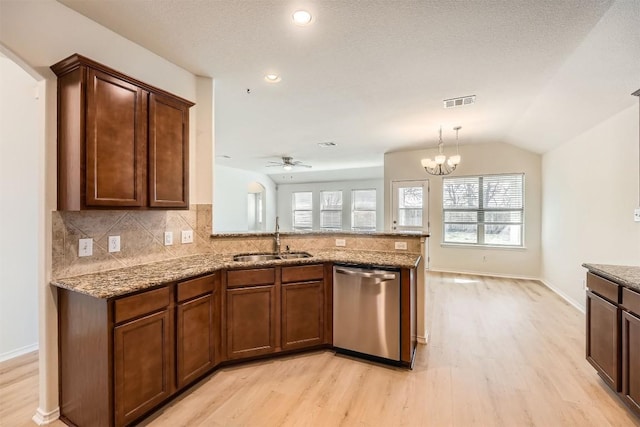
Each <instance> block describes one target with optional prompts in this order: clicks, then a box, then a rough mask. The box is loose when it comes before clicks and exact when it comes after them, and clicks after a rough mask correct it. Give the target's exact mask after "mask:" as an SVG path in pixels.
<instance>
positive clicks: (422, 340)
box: [416, 334, 429, 344]
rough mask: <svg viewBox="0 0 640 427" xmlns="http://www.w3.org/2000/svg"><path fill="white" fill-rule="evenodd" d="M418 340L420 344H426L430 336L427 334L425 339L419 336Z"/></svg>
mask: <svg viewBox="0 0 640 427" xmlns="http://www.w3.org/2000/svg"><path fill="white" fill-rule="evenodd" d="M416 338H417V339H418V344H426V343H427V341H429V334H425V336H424V337H422V336H420V335H418V336H417V337H416Z"/></svg>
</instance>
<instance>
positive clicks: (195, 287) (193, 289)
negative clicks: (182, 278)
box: [178, 273, 218, 302]
mask: <svg viewBox="0 0 640 427" xmlns="http://www.w3.org/2000/svg"><path fill="white" fill-rule="evenodd" d="M217 275H218V273H213V274H209V275H208V276H204V277H199V278H197V279H192V280H187V281H186V282H180V283H178V302H182V301H185V300H188V299H191V298H195V297H197V296H200V295H204V294H206V293H209V292H211V291H213V288H214V286H215V284H216V277H217Z"/></svg>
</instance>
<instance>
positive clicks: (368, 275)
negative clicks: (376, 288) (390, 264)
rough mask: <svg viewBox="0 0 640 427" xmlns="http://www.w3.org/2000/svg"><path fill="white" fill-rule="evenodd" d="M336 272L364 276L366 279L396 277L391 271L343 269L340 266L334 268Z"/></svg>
mask: <svg viewBox="0 0 640 427" xmlns="http://www.w3.org/2000/svg"><path fill="white" fill-rule="evenodd" d="M336 273H339V274H346V275H348V276H358V277H365V278H367V279H380V280H393V279H395V278H396V275H395V274H393V273H369V272H367V271H353V270H344V269H342V268H336Z"/></svg>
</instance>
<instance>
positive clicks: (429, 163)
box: [422, 126, 462, 175]
mask: <svg viewBox="0 0 640 427" xmlns="http://www.w3.org/2000/svg"><path fill="white" fill-rule="evenodd" d="M460 129H462V126H456V127H454V128H453V130H455V131H456V154H455V156H451V157H449V158H448V159H447V156H445V155H444V152H443V151H444V142H442V126H440V138H439V142H438V155H437V156H436V157H435V158H434V159H433V160H431V158H429V159H422V167H423V168H424V170H425V171H426V172H427V173H428V174H430V175H449V174H450V173H451V172H453V171H454V170H456V167H458V165H459V164H460V159H461V157H460V153H459V152H458V131H459V130H460Z"/></svg>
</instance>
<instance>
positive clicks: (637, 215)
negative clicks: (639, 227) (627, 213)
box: [633, 208, 640, 222]
mask: <svg viewBox="0 0 640 427" xmlns="http://www.w3.org/2000/svg"><path fill="white" fill-rule="evenodd" d="M633 220H634V221H635V222H640V208H636V210H635V211H633Z"/></svg>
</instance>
